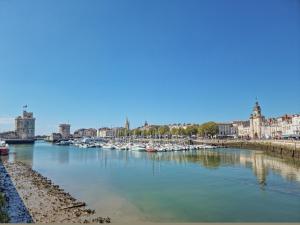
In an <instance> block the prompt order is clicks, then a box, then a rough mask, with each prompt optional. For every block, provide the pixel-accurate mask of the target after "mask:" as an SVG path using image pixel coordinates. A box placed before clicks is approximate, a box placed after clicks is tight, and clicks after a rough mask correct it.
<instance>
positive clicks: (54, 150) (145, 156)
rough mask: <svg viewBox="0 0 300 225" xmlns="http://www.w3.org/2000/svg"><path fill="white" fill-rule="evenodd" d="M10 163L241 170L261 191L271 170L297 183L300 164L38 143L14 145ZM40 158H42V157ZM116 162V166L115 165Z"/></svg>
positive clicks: (256, 155)
mask: <svg viewBox="0 0 300 225" xmlns="http://www.w3.org/2000/svg"><path fill="white" fill-rule="evenodd" d="M13 152H15V154H11V155H10V159H11V160H17V161H23V162H26V163H28V164H29V165H32V164H33V163H34V157H35V155H37V154H38V156H37V158H38V159H39V160H47V161H48V160H51V161H52V162H56V163H59V164H70V163H85V164H89V163H92V162H97V163H100V164H101V167H103V168H112V167H116V166H117V167H130V166H134V165H136V164H138V163H144V164H146V165H150V167H151V168H152V175H153V176H156V175H159V173H160V170H161V163H164V162H171V163H174V164H180V165H187V164H191V163H192V164H198V165H199V166H200V167H201V168H205V169H208V170H217V169H219V168H221V167H229V166H230V167H244V168H247V169H251V170H252V171H253V174H254V175H255V176H256V177H257V181H258V183H259V184H260V186H261V187H262V188H263V187H264V186H265V185H266V184H267V180H268V179H267V177H268V175H269V173H270V171H272V172H273V173H276V174H278V175H280V176H281V177H283V178H284V179H286V180H288V181H291V182H300V161H297V160H287V159H282V158H277V157H272V156H269V155H266V154H264V153H263V152H261V151H249V150H241V149H214V150H200V151H188V152H161V153H146V152H132V151H119V150H106V149H103V150H101V149H88V150H86V149H79V148H76V147H68V146H56V145H50V144H48V143H42V142H38V143H36V144H35V145H15V146H13ZM43 157H44V158H43ZM116 162H117V163H116Z"/></svg>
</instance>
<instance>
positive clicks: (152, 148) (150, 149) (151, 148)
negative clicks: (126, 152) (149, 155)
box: [146, 146, 157, 152]
mask: <svg viewBox="0 0 300 225" xmlns="http://www.w3.org/2000/svg"><path fill="white" fill-rule="evenodd" d="M146 151H147V152H157V150H156V149H155V148H154V147H152V146H147V148H146Z"/></svg>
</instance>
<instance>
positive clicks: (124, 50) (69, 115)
mask: <svg viewBox="0 0 300 225" xmlns="http://www.w3.org/2000/svg"><path fill="white" fill-rule="evenodd" d="M0 78H1V79H0V82H1V89H0V100H1V106H0V130H2V131H3V130H5V129H8V128H9V127H12V125H11V124H9V123H10V122H9V121H11V120H10V119H9V118H13V117H15V116H16V115H19V114H20V113H21V111H22V106H23V105H25V104H28V106H29V108H28V109H29V110H30V111H33V112H34V115H35V116H36V118H37V121H36V127H37V133H42V134H44V133H49V132H52V131H56V130H57V125H58V123H61V122H70V123H71V124H72V130H74V129H76V128H80V127H96V128H97V127H101V126H120V125H123V124H124V122H125V118H126V116H128V117H129V119H130V121H131V124H132V126H138V125H141V124H142V123H143V122H144V121H145V120H148V121H149V123H152V124H161V123H173V122H195V123H201V122H204V121H209V120H214V121H231V120H235V119H248V117H249V114H250V112H251V109H252V107H253V104H254V101H255V97H258V99H259V101H260V103H261V105H262V109H263V113H264V115H265V116H267V117H269V116H279V115H281V114H284V113H299V112H300V101H299V98H300V1H299V0H248V1H247V0H235V1H233V0H201V1H199V0H172V1H170V0H143V1H141V0H124V1H123V0H119V1H116V0H88V1H87V0H44V1H40V0H35V1H34V0H26V1H16V0H0Z"/></svg>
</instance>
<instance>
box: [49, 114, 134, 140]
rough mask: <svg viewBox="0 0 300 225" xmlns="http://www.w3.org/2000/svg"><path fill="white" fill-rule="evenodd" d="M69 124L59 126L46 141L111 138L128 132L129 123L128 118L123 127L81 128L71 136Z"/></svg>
mask: <svg viewBox="0 0 300 225" xmlns="http://www.w3.org/2000/svg"><path fill="white" fill-rule="evenodd" d="M70 128H71V125H70V124H59V127H58V133H52V134H50V136H48V137H47V140H48V141H51V142H55V141H59V140H68V139H70V138H82V137H99V138H112V137H118V136H124V134H125V135H126V132H128V131H129V130H130V123H129V120H128V118H127V119H126V122H125V126H124V127H114V128H108V127H102V128H99V129H95V128H87V129H86V128H81V129H78V130H76V131H74V133H73V134H71V132H70V130H71V129H70Z"/></svg>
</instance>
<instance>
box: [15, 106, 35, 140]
mask: <svg viewBox="0 0 300 225" xmlns="http://www.w3.org/2000/svg"><path fill="white" fill-rule="evenodd" d="M15 132H16V136H17V138H19V139H22V140H28V139H34V137H35V118H34V117H33V113H32V112H26V111H25V110H24V111H23V115H22V116H18V117H17V118H16V119H15Z"/></svg>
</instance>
